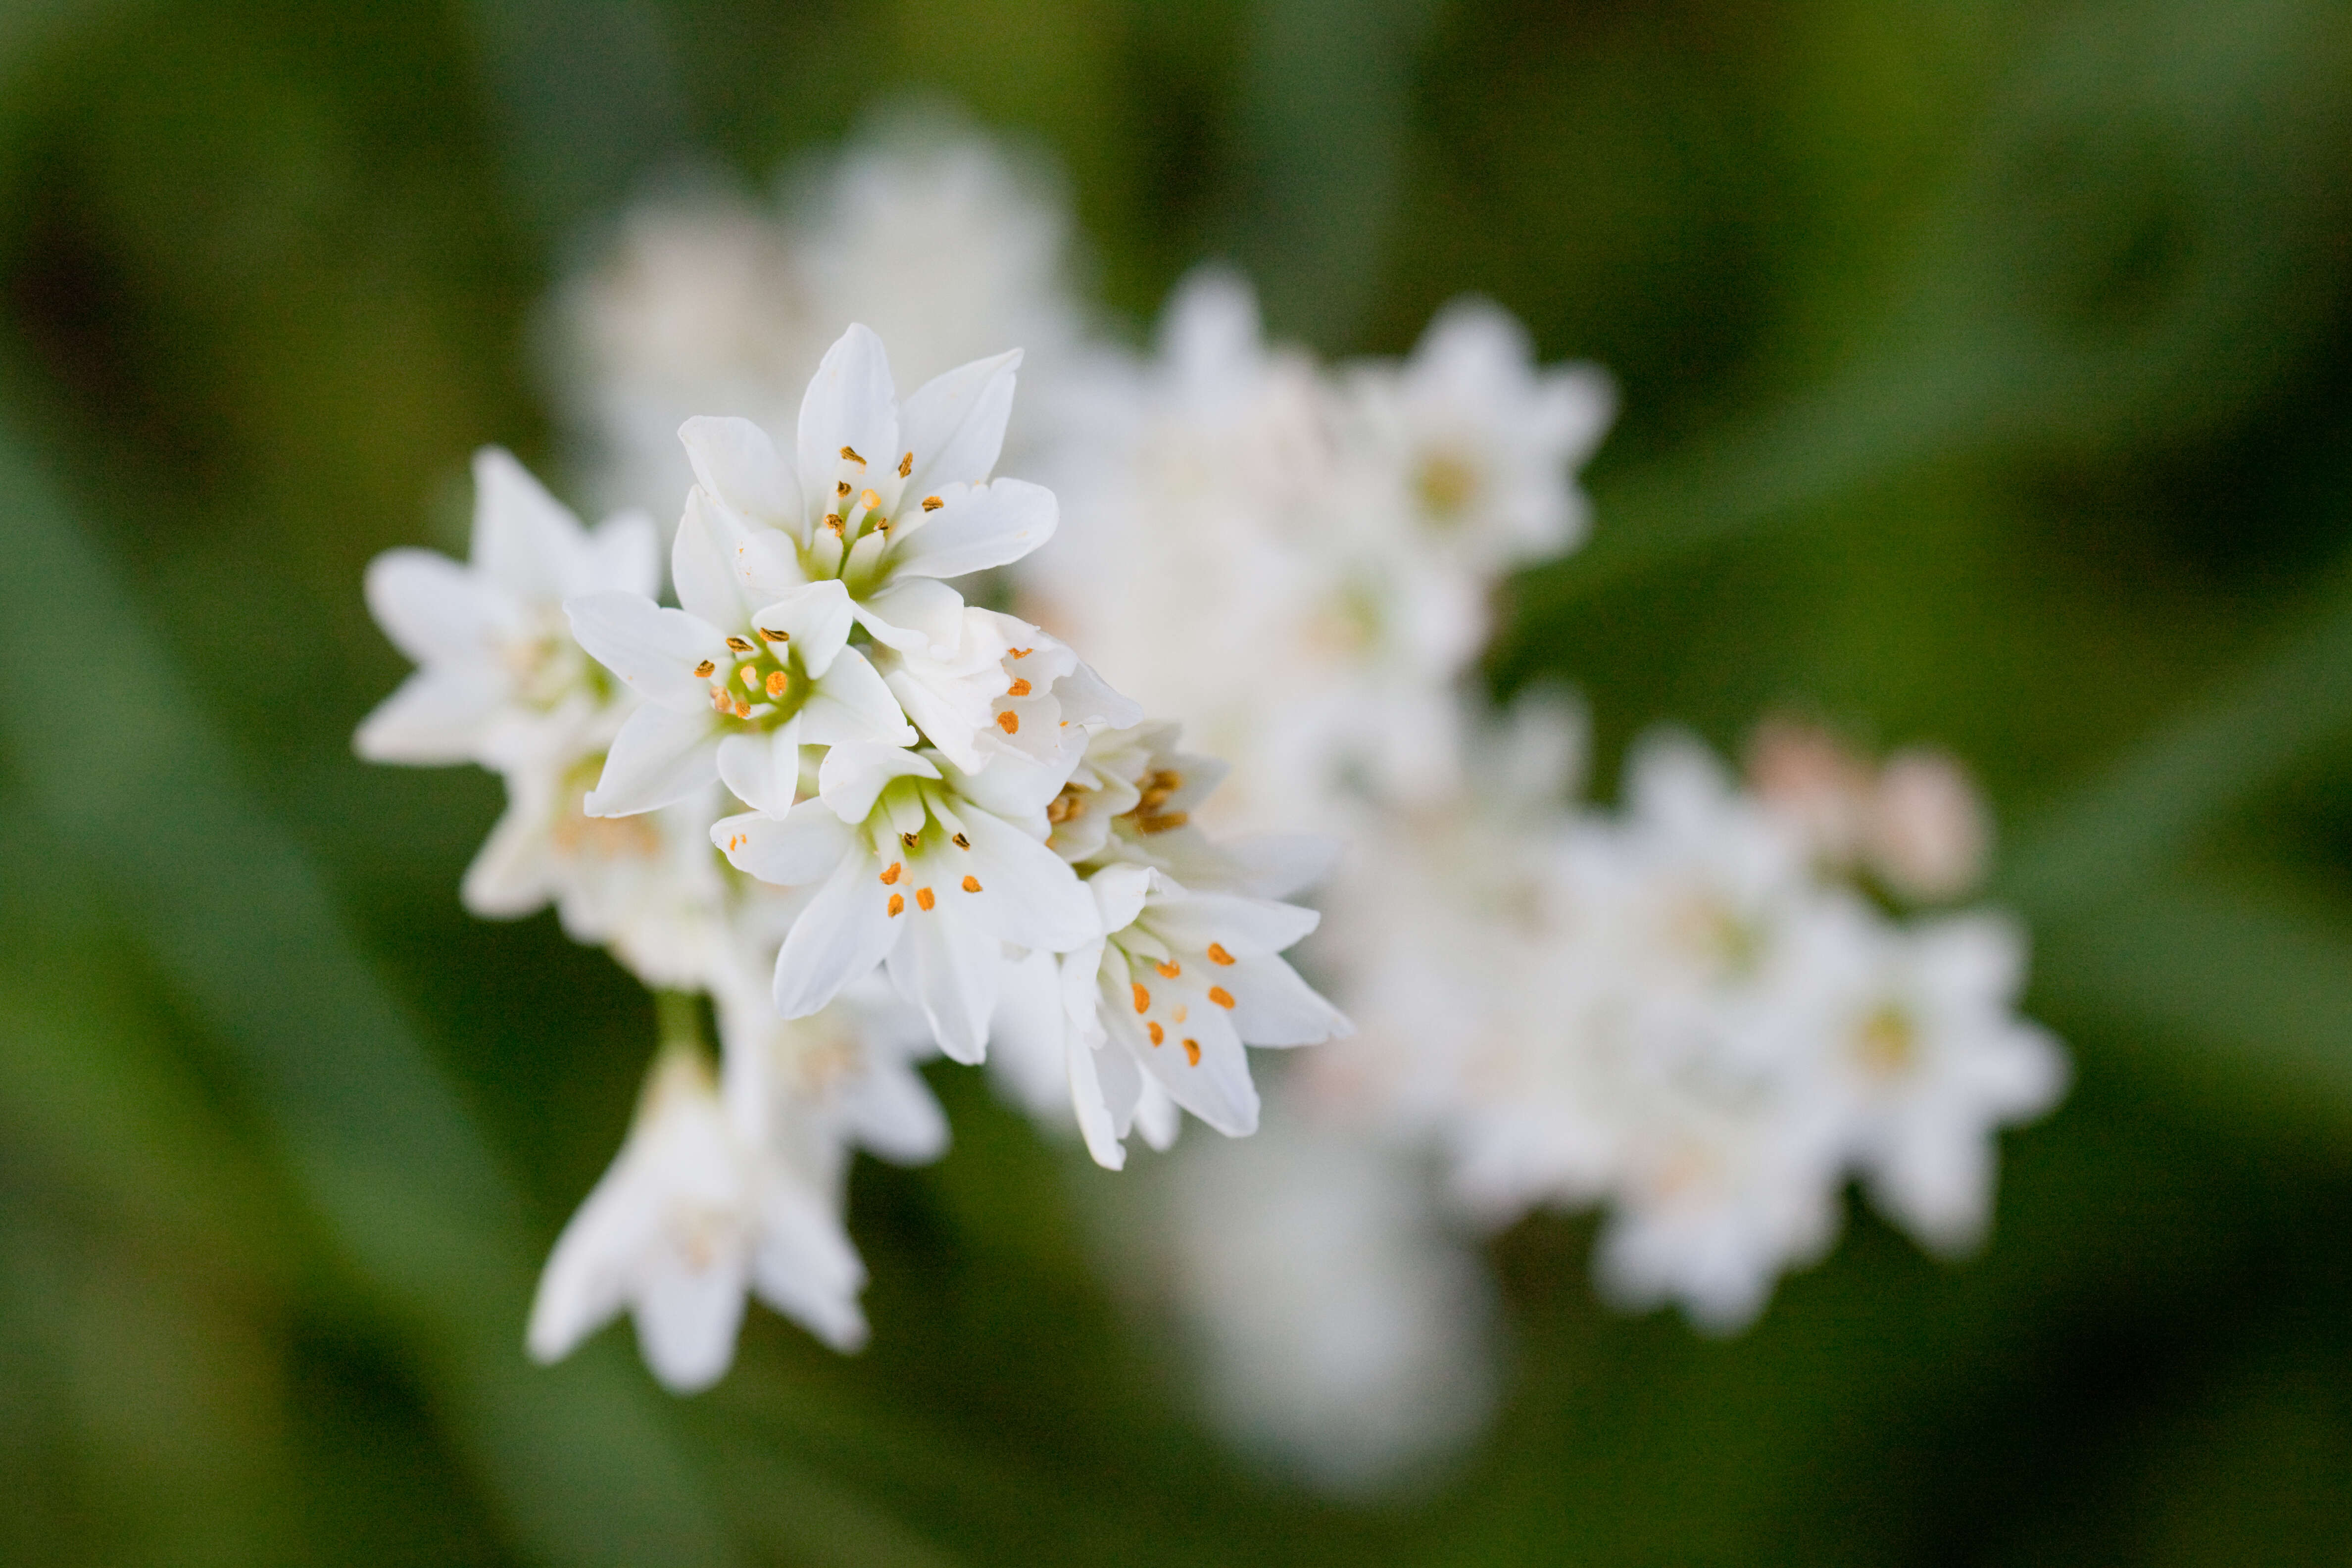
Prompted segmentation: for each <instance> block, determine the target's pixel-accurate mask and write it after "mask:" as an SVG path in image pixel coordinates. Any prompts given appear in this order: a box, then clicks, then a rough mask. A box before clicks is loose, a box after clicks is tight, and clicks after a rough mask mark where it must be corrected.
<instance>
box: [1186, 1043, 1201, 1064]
mask: <svg viewBox="0 0 2352 1568" xmlns="http://www.w3.org/2000/svg"><path fill="white" fill-rule="evenodd" d="M1184 1060H1185V1061H1186V1062H1187V1063H1188V1064H1189V1065H1191V1066H1192V1067H1199V1066H1200V1065H1201V1042H1200V1041H1198V1040H1187V1041H1185V1042H1184Z"/></svg>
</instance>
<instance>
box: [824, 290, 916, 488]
mask: <svg viewBox="0 0 2352 1568" xmlns="http://www.w3.org/2000/svg"><path fill="white" fill-rule="evenodd" d="M843 447H849V448H851V449H852V450H854V451H855V452H856V454H857V455H858V456H859V457H860V458H864V459H866V471H867V472H868V473H869V474H872V475H874V476H876V477H877V478H878V477H879V476H880V475H882V474H883V473H885V472H887V471H888V470H889V469H891V468H896V467H897V466H898V459H899V457H900V455H901V453H902V452H903V451H904V448H903V447H900V446H899V444H898V392H897V390H896V389H895V388H893V387H892V385H891V384H890V359H889V356H888V355H887V354H886V353H884V352H883V350H882V340H881V339H879V338H877V337H876V336H875V335H874V334H873V332H871V331H868V330H867V329H866V328H865V327H863V326H859V325H856V324H855V323H853V324H852V325H851V327H850V329H849V330H848V331H845V332H844V333H842V334H841V337H840V339H839V341H837V342H835V344H834V345H833V347H831V348H829V349H827V350H825V352H824V361H823V363H820V364H818V366H817V367H816V374H815V375H814V377H813V378H812V379H811V380H810V382H809V384H808V392H807V394H806V395H803V397H802V399H801V420H800V439H799V458H800V461H799V468H800V480H801V497H802V504H803V505H804V506H805V507H806V508H807V509H808V510H807V515H808V516H810V517H820V516H822V515H824V513H825V512H827V511H829V510H832V506H833V486H834V476H835V474H836V473H838V472H839V471H840V469H841V466H842V463H843V461H844V459H843V458H842V456H841V449H842V448H843Z"/></svg>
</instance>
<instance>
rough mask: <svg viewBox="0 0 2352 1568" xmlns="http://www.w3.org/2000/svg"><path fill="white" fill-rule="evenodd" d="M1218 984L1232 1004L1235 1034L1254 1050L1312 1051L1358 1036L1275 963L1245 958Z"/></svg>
mask: <svg viewBox="0 0 2352 1568" xmlns="http://www.w3.org/2000/svg"><path fill="white" fill-rule="evenodd" d="M1224 973H1225V977H1224V978H1223V979H1222V980H1221V981H1220V982H1219V984H1223V986H1224V988H1225V991H1226V994H1229V995H1231V996H1232V997H1233V998H1234V1011H1233V1020H1234V1033H1235V1034H1237V1035H1239V1036H1240V1037H1242V1038H1243V1039H1244V1040H1246V1041H1248V1042H1249V1043H1250V1044H1251V1045H1253V1046H1311V1045H1313V1044H1315V1043H1316V1042H1317V1041H1318V1040H1328V1039H1330V1038H1332V1037H1335V1036H1337V1037H1346V1036H1349V1035H1352V1034H1354V1033H1355V1032H1356V1030H1355V1026H1354V1025H1352V1024H1350V1023H1349V1022H1348V1019H1347V1016H1346V1015H1344V1014H1342V1013H1341V1012H1340V1011H1339V1009H1338V1008H1337V1007H1334V1006H1333V1005H1331V1004H1330V1003H1328V1002H1327V1001H1325V1000H1324V999H1323V998H1322V997H1321V996H1320V995H1319V994H1317V992H1316V990H1315V988H1314V987H1313V986H1311V985H1309V984H1307V982H1305V981H1304V980H1301V979H1300V978H1299V977H1298V972H1297V970H1295V969H1293V968H1291V967H1290V965H1288V964H1287V963H1284V962H1283V961H1282V960H1280V959H1278V958H1244V959H1241V960H1239V961H1237V962H1236V963H1234V965H1233V966H1232V967H1231V968H1230V969H1227V970H1225V972H1224Z"/></svg>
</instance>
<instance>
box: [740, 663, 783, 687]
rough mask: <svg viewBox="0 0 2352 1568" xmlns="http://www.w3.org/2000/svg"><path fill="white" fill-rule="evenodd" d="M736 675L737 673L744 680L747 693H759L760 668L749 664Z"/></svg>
mask: <svg viewBox="0 0 2352 1568" xmlns="http://www.w3.org/2000/svg"><path fill="white" fill-rule="evenodd" d="M735 673H736V674H737V675H739V676H740V677H741V678H742V679H743V688H744V689H745V690H747V691H757V690H759V689H760V667H759V666H757V665H753V664H747V665H745V666H744V667H743V668H740V669H739V670H737V671H736V672H735ZM779 673H782V672H781V671H779Z"/></svg>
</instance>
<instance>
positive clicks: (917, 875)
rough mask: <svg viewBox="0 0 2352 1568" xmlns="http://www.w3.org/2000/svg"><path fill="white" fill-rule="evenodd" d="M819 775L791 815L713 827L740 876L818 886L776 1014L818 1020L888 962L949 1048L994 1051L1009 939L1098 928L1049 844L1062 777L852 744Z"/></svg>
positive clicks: (1062, 948)
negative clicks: (1054, 790)
mask: <svg viewBox="0 0 2352 1568" xmlns="http://www.w3.org/2000/svg"><path fill="white" fill-rule="evenodd" d="M817 779H818V792H817V794H816V795H814V796H811V797H810V798H809V799H807V800H804V801H803V802H801V803H800V804H799V805H795V806H793V808H792V809H791V810H790V811H789V812H787V813H784V814H783V815H782V816H770V815H766V814H762V813H757V812H753V813H747V814H745V815H743V816H730V817H727V818H725V819H723V820H721V821H720V822H719V823H718V824H716V825H715V826H712V828H711V830H710V837H711V840H712V842H714V843H716V844H717V845H718V846H719V848H720V849H721V850H722V851H724V852H725V854H726V856H727V858H728V859H729V860H730V861H731V862H733V863H734V865H735V868H737V869H738V870H740V871H743V872H746V873H748V874H749V875H751V876H753V877H756V878H758V879H761V881H765V882H773V883H776V884H778V885H780V886H783V887H794V888H798V887H808V886H811V885H814V886H815V888H816V891H815V893H814V897H812V898H811V899H810V900H809V902H808V903H807V905H806V907H805V908H804V909H803V910H802V912H801V914H800V917H799V919H798V920H796V921H794V922H793V928H792V931H790V933H789V934H787V935H786V936H785V938H784V942H783V946H782V949H781V950H780V951H779V952H777V955H776V972H775V1002H776V1008H777V1011H779V1012H780V1013H782V1015H783V1016H785V1017H787V1018H798V1017H804V1016H807V1015H809V1014H811V1013H814V1012H815V1011H816V1010H817V1009H818V1008H820V1007H823V1006H824V1005H825V1004H826V1003H828V1002H830V1001H832V1000H833V998H834V997H835V996H836V995H838V994H840V992H841V990H842V988H843V987H844V986H845V985H848V984H850V983H852V982H853V981H856V980H857V979H859V978H861V977H862V976H864V975H866V974H868V973H872V972H873V970H874V969H875V967H876V966H877V965H878V964H882V963H886V962H887V964H888V967H889V973H890V980H891V984H893V985H894V986H896V987H897V989H898V994H899V995H901V996H902V997H904V998H905V999H906V1000H907V1001H908V1003H909V1004H911V1005H914V1006H916V1007H918V1008H919V1009H921V1011H922V1013H923V1016H924V1017H925V1019H926V1020H927V1021H928V1022H929V1025H930V1028H931V1032H932V1036H933V1037H934V1038H935V1039H937V1040H938V1042H939V1045H940V1049H941V1050H942V1051H944V1052H946V1053H947V1055H948V1056H950V1057H951V1058H954V1059H955V1060H957V1061H961V1062H967V1063H970V1062H978V1061H980V1060H981V1059H982V1055H983V1053H984V1052H985V1050H986V1047H987V1040H988V1020H989V1016H990V1015H991V1014H992V1013H993V1012H994V1011H995V1008H996V1002H997V996H998V994H999V991H1000V989H1001V987H1002V984H1003V970H1004V967H1005V958H1004V947H1005V944H1006V943H1008V942H1010V943H1012V944H1013V946H1015V947H1023V948H1036V949H1042V950H1044V951H1045V952H1068V951H1069V950H1070V949H1072V948H1075V947H1076V946H1078V945H1079V944H1081V943H1082V942H1086V941H1087V939H1088V938H1089V937H1092V936H1094V935H1095V934H1096V932H1097V926H1096V924H1095V910H1094V903H1093V900H1090V899H1089V898H1088V897H1087V890H1086V889H1085V888H1084V887H1083V886H1081V885H1080V883H1079V881H1078V879H1077V878H1076V875H1075V874H1074V873H1073V872H1072V871H1071V870H1070V868H1069V867H1068V866H1067V865H1066V864H1065V863H1064V862H1063V860H1062V859H1061V858H1060V857H1059V856H1057V855H1055V853H1054V852H1053V851H1052V850H1051V849H1048V848H1047V847H1045V844H1044V842H1043V839H1044V837H1045V795H1046V793H1047V792H1048V791H1049V790H1050V789H1051V787H1052V785H1053V784H1054V780H1053V778H1052V775H1051V774H1039V773H1020V774H1018V775H1015V774H1013V773H1010V772H1009V771H1008V772H1007V773H1004V774H1003V776H1000V775H999V773H998V772H997V770H994V769H992V770H990V771H988V772H985V773H978V774H967V773H962V772H961V770H959V769H957V768H956V767H955V765H954V764H953V763H950V762H949V761H948V760H947V759H946V758H944V757H940V756H939V755H938V754H937V753H935V752H931V753H927V752H918V751H911V750H905V749H901V748H897V747H890V746H878V745H870V744H849V745H838V746H835V747H834V748H833V749H832V750H831V751H829V752H826V753H825V758H824V764H823V765H822V767H821V768H820V769H819V770H818V774H817ZM1024 791H1025V792H1026V793H1025V795H1024V793H1022V792H1024Z"/></svg>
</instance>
